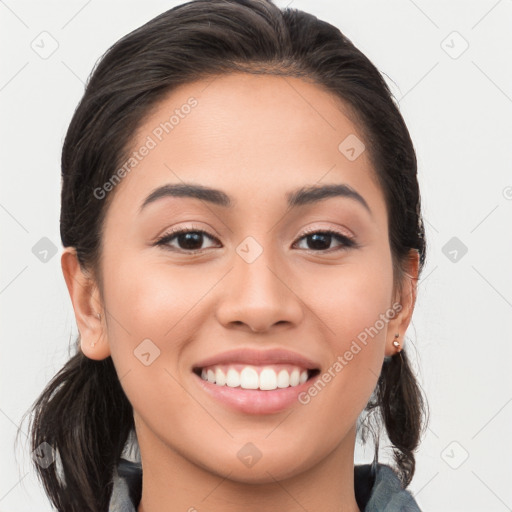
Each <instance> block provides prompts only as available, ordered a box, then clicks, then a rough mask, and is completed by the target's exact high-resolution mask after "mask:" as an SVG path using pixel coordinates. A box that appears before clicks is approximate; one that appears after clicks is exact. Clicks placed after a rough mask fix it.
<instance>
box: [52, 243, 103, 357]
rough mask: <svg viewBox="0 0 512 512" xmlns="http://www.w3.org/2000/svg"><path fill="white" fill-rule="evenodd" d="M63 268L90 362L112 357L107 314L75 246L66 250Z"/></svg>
mask: <svg viewBox="0 0 512 512" xmlns="http://www.w3.org/2000/svg"><path fill="white" fill-rule="evenodd" d="M61 266H62V272H63V274H64V279H65V281H66V286H67V287H68V292H69V296H70V297H71V302H72V303H73V309H74V310H75V318H76V323H77V326H78V331H79V332H80V342H81V350H82V352H83V353H84V355H86V356H87V357H88V358H89V359H96V360H101V359H105V358H106V357H108V356H109V355H110V346H109V344H108V341H107V338H106V334H105V333H106V328H105V326H104V325H105V314H104V313H103V307H102V304H101V297H100V293H99V289H98V286H97V284H96V282H95V281H94V279H92V278H91V277H90V276H89V275H88V273H86V272H84V271H83V270H82V268H81V267H80V263H79V262H78V257H77V255H76V250H75V248H74V247H66V248H65V249H64V252H63V253H62V256H61ZM98 313H99V314H100V315H101V319H100V318H98Z"/></svg>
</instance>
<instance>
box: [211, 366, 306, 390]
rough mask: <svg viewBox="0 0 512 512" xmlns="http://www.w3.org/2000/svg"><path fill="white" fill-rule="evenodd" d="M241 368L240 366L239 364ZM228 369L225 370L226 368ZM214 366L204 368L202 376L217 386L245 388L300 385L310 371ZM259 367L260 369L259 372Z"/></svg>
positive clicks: (263, 388) (268, 388)
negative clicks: (239, 369)
mask: <svg viewBox="0 0 512 512" xmlns="http://www.w3.org/2000/svg"><path fill="white" fill-rule="evenodd" d="M237 367H238V368H240V366H237ZM223 368H224V369H225V370H227V371H224V369H223ZM223 368H221V367H220V366H212V367H210V368H208V369H204V368H203V369H202V371H201V378H202V379H203V380H206V381H208V382H211V383H215V384H216V385H217V386H229V387H231V388H236V387H241V388H243V389H261V390H266V391H271V390H274V389H276V388H287V387H289V386H292V387H294V386H298V385H299V384H303V383H304V382H306V381H307V380H308V371H307V370H304V369H302V368H299V367H296V368H293V369H292V368H290V370H291V371H290V370H288V369H284V368H283V369H281V370H279V371H278V372H276V370H274V368H272V367H269V366H265V367H263V368H259V367H255V366H245V367H243V369H242V370H241V371H240V372H239V371H238V370H237V369H235V368H233V367H230V366H224V367H223ZM258 369H259V370H260V372H259V374H258Z"/></svg>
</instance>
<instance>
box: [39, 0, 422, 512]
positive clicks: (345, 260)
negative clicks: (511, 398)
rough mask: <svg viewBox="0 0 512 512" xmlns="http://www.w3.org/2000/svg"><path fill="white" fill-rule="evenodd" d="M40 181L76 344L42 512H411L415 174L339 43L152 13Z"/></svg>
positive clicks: (107, 68) (302, 29) (44, 406)
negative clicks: (382, 442)
mask: <svg viewBox="0 0 512 512" xmlns="http://www.w3.org/2000/svg"><path fill="white" fill-rule="evenodd" d="M62 178H63V182H62V205H61V238H62V243H63V246H64V247H65V249H64V252H63V254H62V269H63V273H64V277H65V280H66V284H67V287H68V290H69V293H70V297H71V300H72V303H73V307H74V311H75V316H76V320H77V325H78V329H79V332H80V335H79V337H78V339H77V353H76V355H75V356H74V357H72V358H71V359H70V361H69V362H68V363H67V364H66V365H65V366H64V368H63V369H62V370H61V371H60V372H59V373H58V374H57V375H56V376H55V378H54V379H53V380H52V382H50V383H49V385H48V386H47V388H46V389H45V390H44V392H43V393H42V395H41V396H40V397H39V399H38V401H37V402H36V404H35V405H34V409H33V411H34V417H33V423H32V424H31V434H32V437H31V439H32V445H33V448H34V450H38V449H39V450H41V446H45V447H48V446H50V447H51V449H52V450H55V453H56V454H57V458H56V460H55V464H49V465H48V466H47V467H46V468H43V467H42V466H41V465H36V469H37V470H38V472H39V475H40V477H41V479H42V482H43V484H44V486H45V490H46V492H47V494H48V496H49V498H50V499H51V501H52V503H53V504H54V505H55V506H56V507H57V508H58V510H63V511H79V510H80V511H86V510H87V511H107V510H111V511H114V510H126V511H135V510H137V511H138V512H142V511H144V512H158V511H163V510H189V511H193V510H199V511H200V510H208V511H220V510H222V511H231V510H233V511H235V510H240V509H243V510H246V511H253V510H254V511H256V510H258V511H260V510H287V511H295V510H309V511H313V510H315V511H317V510H322V511H335V510H336V511H337V510H343V511H350V512H355V511H362V510H364V511H388V512H389V511H394V510H405V511H417V510H419V508H418V505H417V503H416V502H415V500H414V498H413V497H412V495H411V494H410V493H409V492H408V491H407V490H405V488H406V487H407V486H408V485H409V483H410V481H411V479H412V477H413V475H414V469H415V458H414V451H415V449H416V448H417V446H418V444H419V440H420V437H421V431H422V426H424V412H425V411H424V403H425V402H424V400H423V398H422V395H421V391H420V388H419V386H418V384H417V382H416V380H415V377H414V375H413V373H412V371H411V368H410V366H409V362H408V358H407V356H406V351H405V350H404V335H405V332H406V330H407V327H408V325H409V323H410V320H411V316H412V313H413V309H414V304H415V299H416V287H417V280H418V277H419V275H420V273H421V270H422V268H423V265H424V261H425V239H424V229H423V223H422V218H421V209H420V195H419V190H418V182H417V177H416V157H415V152H414V148H413V145H412V142H411V140H410V136H409V133H408V131H407V128H406V126H405V123H404V121H403V119H402V117H401V115H400V113H399V111H398V109H397V107H396V105H395V103H394V102H393V100H392V97H391V94H390V91H389V90H388V88H387V86H386V84H385V82H384V80H383V79H382V77H381V75H380V74H379V72H378V70H377V69H376V68H375V67H374V66H373V64H372V63H371V62H370V61H369V60H368V59H367V58H366V57H365V56H364V55H363V54H362V53H361V52H360V51H359V50H357V49H356V48H355V47H354V45H353V44H352V43H351V42H350V41H349V40H348V39H347V38H346V37H345V36H343V35H342V34H341V33H340V31H339V30H338V29H336V28H335V27H333V26H331V25H329V24H327V23H325V22H323V21H320V20H318V19H316V18H315V17H314V16H311V15H309V14H307V13H304V12H301V11H298V10H294V9H284V10H280V9H278V8H277V7H276V6H275V5H274V4H273V3H272V2H271V1H270V0H228V1H226V0H208V1H206V0H195V1H192V2H188V3H186V4H183V5H180V6H178V7H175V8H173V9H170V10H169V11H167V12H165V13H163V14H162V15H160V16H158V17H156V18H155V19H153V20H151V21H150V22H148V23H146V24H145V25H143V26H142V27H140V28H139V29H137V30H135V31H133V32H132V33H130V34H128V35H127V36H125V37H124V38H122V39H121V40H120V41H118V42H117V43H116V44H115V45H114V46H113V47H112V48H111V49H110V50H109V51H108V52H107V53H106V54H105V55H104V56H103V58H102V59H101V61H100V62H99V64H98V65H97V66H96V68H95V70H94V72H93V73H92V75H91V77H90V79H89V82H88V84H87V87H86V91H85V94H84V96H83V98H82V100H81V102H80V104H79V105H78V107H77V109H76V112H75V114H74V116H73V119H72V121H71V124H70V126H69V129H68V132H67V135H66V139H65V142H64V147H63V153H62ZM381 424H383V425H384V427H385V430H386V434H387V436H388V438H389V440H390V441H391V443H392V445H393V454H394V462H395V467H394V468H392V467H391V466H389V465H386V464H382V463H379V462H378V453H379V432H378V427H379V426H380V425H381ZM359 432H361V435H362V438H363V441H364V440H366V439H367V436H368V434H369V433H371V434H373V436H374V442H375V457H374V461H373V463H372V464H363V465H357V466H354V445H355V440H356V435H357V434H358V433H359ZM133 450H135V452H136V453H138V454H140V462H138V461H137V458H135V459H134V458H133V457H129V456H128V455H127V454H128V453H130V452H132V451H133ZM129 458H131V459H132V460H131V461H130V460H128V459H129Z"/></svg>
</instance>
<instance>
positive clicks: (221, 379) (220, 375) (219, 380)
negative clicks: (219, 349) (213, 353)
mask: <svg viewBox="0 0 512 512" xmlns="http://www.w3.org/2000/svg"><path fill="white" fill-rule="evenodd" d="M215 383H216V384H218V385H219V386H224V385H225V384H226V374H225V373H224V372H223V371H222V370H221V369H220V368H217V369H216V370H215Z"/></svg>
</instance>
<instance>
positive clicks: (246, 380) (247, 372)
mask: <svg viewBox="0 0 512 512" xmlns="http://www.w3.org/2000/svg"><path fill="white" fill-rule="evenodd" d="M258 385H259V381H258V372H257V371H256V370H255V369H254V368H251V367H250V366H246V367H245V368H244V369H243V370H242V373H240V387H242V388H244V389H258Z"/></svg>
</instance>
